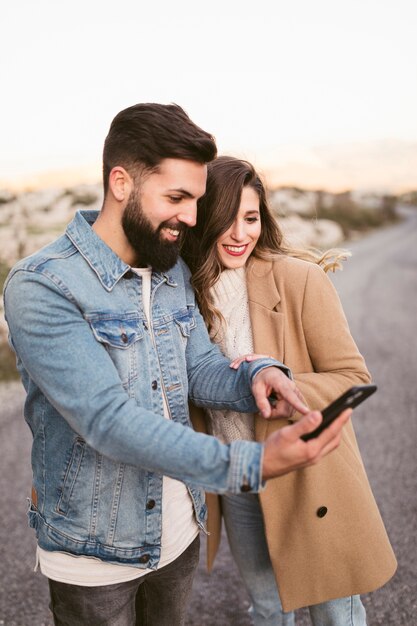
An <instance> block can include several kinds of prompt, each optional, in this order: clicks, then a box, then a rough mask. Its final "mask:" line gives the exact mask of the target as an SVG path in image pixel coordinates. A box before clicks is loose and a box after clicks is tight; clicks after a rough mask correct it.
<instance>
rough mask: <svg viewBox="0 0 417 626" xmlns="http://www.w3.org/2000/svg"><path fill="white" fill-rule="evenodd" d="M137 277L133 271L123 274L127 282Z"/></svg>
mask: <svg viewBox="0 0 417 626" xmlns="http://www.w3.org/2000/svg"><path fill="white" fill-rule="evenodd" d="M134 275H135V272H132V270H128V271H127V272H126V274H123V278H126V280H130V279H131V278H133V277H134Z"/></svg>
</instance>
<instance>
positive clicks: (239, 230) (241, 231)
mask: <svg viewBox="0 0 417 626" xmlns="http://www.w3.org/2000/svg"><path fill="white" fill-rule="evenodd" d="M230 235H231V237H232V238H233V239H234V240H235V241H242V240H243V239H244V238H245V228H244V226H243V224H241V223H239V222H235V223H234V224H233V226H232V229H231V232H230Z"/></svg>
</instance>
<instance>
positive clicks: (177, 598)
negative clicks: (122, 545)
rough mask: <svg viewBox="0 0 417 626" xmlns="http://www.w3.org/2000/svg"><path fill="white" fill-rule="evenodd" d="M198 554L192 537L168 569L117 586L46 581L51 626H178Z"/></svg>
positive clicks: (183, 619) (182, 616) (198, 542)
mask: <svg viewBox="0 0 417 626" xmlns="http://www.w3.org/2000/svg"><path fill="white" fill-rule="evenodd" d="M199 548H200V538H199V537H197V538H196V539H195V540H194V541H193V542H192V544H191V545H190V546H189V547H188V548H187V549H186V550H185V551H184V552H183V553H182V554H181V555H180V556H179V557H178V558H177V559H175V561H172V563H169V564H168V565H165V567H162V568H161V569H160V570H155V571H153V572H150V573H149V574H145V575H144V576H141V577H140V578H136V579H135V580H131V581H128V582H125V583H120V584H116V585H105V586H102V587H82V586H78V585H67V584H65V583H59V582H56V581H54V580H49V590H50V594H51V604H50V608H51V610H52V612H53V615H54V624H55V626H183V625H184V624H185V615H186V611H187V607H188V599H189V596H190V591H191V585H192V582H193V578H194V574H195V570H196V568H197V564H198V559H199Z"/></svg>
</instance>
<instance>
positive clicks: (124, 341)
mask: <svg viewBox="0 0 417 626" xmlns="http://www.w3.org/2000/svg"><path fill="white" fill-rule="evenodd" d="M120 337H121V339H122V341H123V343H127V342H128V341H129V338H128V336H127V335H126V333H122V334H121V335H120Z"/></svg>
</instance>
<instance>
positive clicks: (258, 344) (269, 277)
mask: <svg viewBox="0 0 417 626" xmlns="http://www.w3.org/2000/svg"><path fill="white" fill-rule="evenodd" d="M246 282H247V288H248V300H249V313H250V319H251V325H252V335H253V347H254V351H255V353H258V354H268V355H270V356H272V357H274V358H275V359H277V360H278V361H281V363H285V361H284V359H285V350H284V314H283V313H282V312H281V296H280V294H279V291H278V287H277V284H276V281H275V277H274V271H273V264H272V262H270V261H261V260H258V259H253V261H252V262H251V264H250V265H249V267H248V270H247V281H246ZM267 428H268V422H267V420H264V419H263V418H258V419H257V420H256V439H257V440H258V441H263V440H264V439H265V437H266V435H267Z"/></svg>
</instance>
